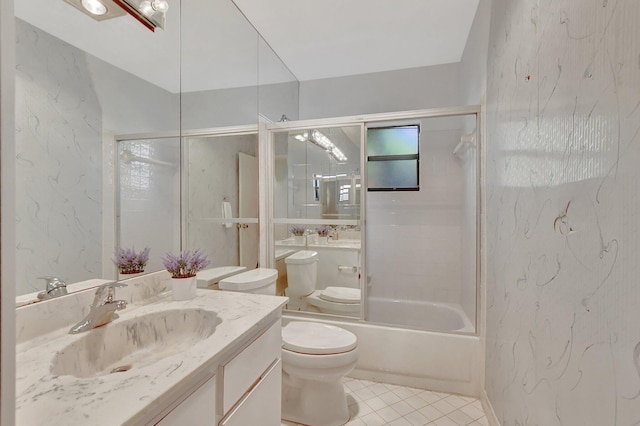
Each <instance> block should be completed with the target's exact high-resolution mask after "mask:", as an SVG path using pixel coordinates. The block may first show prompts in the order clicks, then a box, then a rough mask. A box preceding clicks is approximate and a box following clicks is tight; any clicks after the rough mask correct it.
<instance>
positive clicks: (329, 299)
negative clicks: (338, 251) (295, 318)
mask: <svg viewBox="0 0 640 426" xmlns="http://www.w3.org/2000/svg"><path fill="white" fill-rule="evenodd" d="M284 261H285V263H286V265H287V289H286V290H285V294H286V295H287V296H289V298H290V301H289V305H288V306H287V307H288V308H289V309H291V310H302V311H313V310H317V311H319V312H322V313H325V314H333V315H348V316H356V317H357V316H359V315H360V290H359V289H357V288H348V287H333V286H329V287H327V288H326V289H324V290H316V280H317V277H318V252H316V251H312V250H301V251H299V252H296V253H294V254H292V255H291V256H289V257H287V258H286V259H285V260H284ZM310 307H311V308H312V309H310Z"/></svg>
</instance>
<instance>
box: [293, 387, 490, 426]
mask: <svg viewBox="0 0 640 426" xmlns="http://www.w3.org/2000/svg"><path fill="white" fill-rule="evenodd" d="M344 383H345V392H346V393H347V402H348V404H349V414H350V415H351V419H350V420H349V422H348V423H347V425H349V426H383V425H391V426H425V425H429V426H460V425H465V426H466V425H472V426H488V423H487V420H486V417H485V415H484V411H483V410H482V405H481V404H480V402H479V401H478V400H477V399H476V398H471V397H466V396H461V395H452V394H447V393H443V392H432V391H427V390H421V389H415V388H408V387H402V386H397V385H389V384H384V383H375V382H370V381H367V380H358V379H351V378H347V379H346V380H345V382H344ZM282 425H283V426H292V425H293V426H296V425H295V424H294V423H288V422H282Z"/></svg>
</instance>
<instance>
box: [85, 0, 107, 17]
mask: <svg viewBox="0 0 640 426" xmlns="http://www.w3.org/2000/svg"><path fill="white" fill-rule="evenodd" d="M82 7H84V8H85V9H86V10H87V12H89V13H91V14H92V15H98V16H100V15H104V14H105V13H107V8H106V6H105V5H104V4H102V3H100V2H99V1H98V0H82Z"/></svg>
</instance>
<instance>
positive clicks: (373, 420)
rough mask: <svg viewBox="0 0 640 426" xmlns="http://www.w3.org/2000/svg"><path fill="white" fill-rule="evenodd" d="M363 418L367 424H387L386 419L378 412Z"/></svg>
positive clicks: (381, 425) (368, 425)
mask: <svg viewBox="0 0 640 426" xmlns="http://www.w3.org/2000/svg"><path fill="white" fill-rule="evenodd" d="M361 420H362V421H363V422H364V424H366V425H367V426H383V425H384V424H386V422H385V421H384V419H383V418H382V417H380V416H379V415H377V414H376V413H370V414H367V415H366V416H364V417H362V418H361Z"/></svg>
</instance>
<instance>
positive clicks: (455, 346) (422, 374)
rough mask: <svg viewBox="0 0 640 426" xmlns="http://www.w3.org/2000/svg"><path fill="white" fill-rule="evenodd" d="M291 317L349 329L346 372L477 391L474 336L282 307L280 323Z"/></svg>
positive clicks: (415, 384)
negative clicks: (353, 341)
mask: <svg viewBox="0 0 640 426" xmlns="http://www.w3.org/2000/svg"><path fill="white" fill-rule="evenodd" d="M392 306H394V307H395V306H397V305H394V304H392ZM387 312H390V311H389V310H387ZM291 320H296V321H315V322H321V323H326V324H333V325H336V326H338V327H342V328H344V329H346V330H349V331H351V332H352V333H354V334H355V335H356V336H357V337H358V346H359V347H360V358H359V359H358V363H357V364H356V367H355V369H354V370H353V372H352V373H351V374H350V376H351V377H355V378H359V379H365V380H372V381H379V382H383V383H391V384H396V385H400V386H410V387H415V388H420V389H429V390H434V391H440V392H451V393H458V394H462V395H469V396H473V397H479V396H480V389H481V378H482V373H483V368H482V365H483V363H482V362H483V361H482V353H483V351H482V346H481V343H480V338H479V337H478V336H474V335H468V334H467V335H465V334H454V333H443V332H432V331H422V330H416V329H409V328H399V327H395V326H394V327H391V326H385V325H377V324H372V323H368V322H361V321H359V320H350V319H346V318H345V319H344V320H336V319H335V317H331V319H329V318H328V317H326V316H322V315H313V314H309V313H298V312H287V311H285V313H284V316H283V324H286V323H287V322H288V321H291ZM467 321H468V320H467ZM468 325H470V324H468ZM454 327H455V325H454ZM421 328H422V326H421ZM459 331H460V329H456V332H459ZM470 331H471V332H472V331H473V329H471V330H470Z"/></svg>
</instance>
